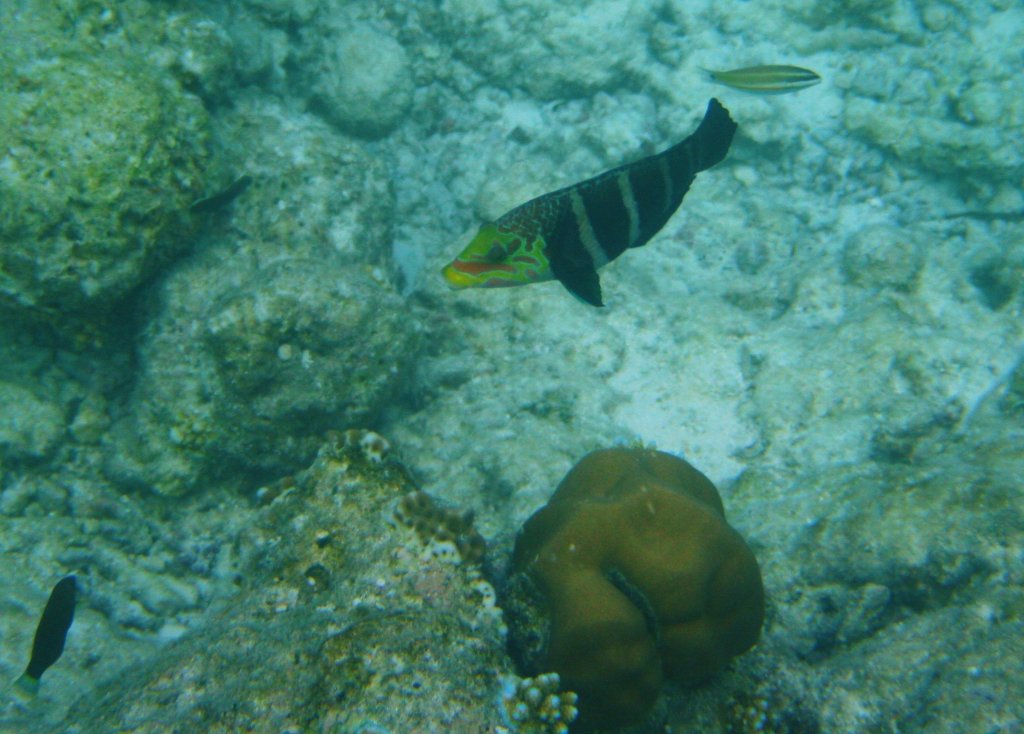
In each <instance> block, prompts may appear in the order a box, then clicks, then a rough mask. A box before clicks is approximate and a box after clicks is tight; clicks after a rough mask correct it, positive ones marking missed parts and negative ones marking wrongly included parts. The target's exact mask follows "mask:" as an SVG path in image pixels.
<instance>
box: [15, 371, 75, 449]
mask: <svg viewBox="0 0 1024 734" xmlns="http://www.w3.org/2000/svg"><path fill="white" fill-rule="evenodd" d="M0 406H2V407H0V466H2V464H3V462H4V461H5V460H11V459H41V458H43V457H44V456H46V455H47V454H48V453H49V452H50V451H51V450H53V448H54V446H56V445H57V443H58V441H60V439H61V437H62V436H63V435H64V430H65V428H66V421H65V419H64V412H63V411H62V410H61V408H60V406H59V405H57V404H56V403H53V402H51V401H50V400H46V399H45V398H41V397H39V396H38V395H36V394H35V393H34V392H33V391H32V390H29V389H28V388H26V387H23V386H21V385H18V384H15V383H12V382H3V381H0Z"/></svg>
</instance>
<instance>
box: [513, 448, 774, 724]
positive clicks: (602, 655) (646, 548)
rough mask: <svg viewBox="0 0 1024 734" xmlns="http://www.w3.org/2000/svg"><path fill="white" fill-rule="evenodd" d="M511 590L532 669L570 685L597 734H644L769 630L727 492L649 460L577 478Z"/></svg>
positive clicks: (531, 536)
mask: <svg viewBox="0 0 1024 734" xmlns="http://www.w3.org/2000/svg"><path fill="white" fill-rule="evenodd" d="M509 589H510V596H511V597H516V596H518V597H519V598H518V599H517V598H510V599H509V602H508V603H509V605H510V607H511V608H512V609H514V610H517V613H514V614H513V615H512V617H513V618H512V633H513V643H514V644H515V643H519V645H520V648H521V649H520V651H519V652H520V654H521V656H522V657H523V659H524V663H525V665H526V666H527V667H528V668H530V667H536V668H537V669H538V670H540V669H543V670H554V671H557V672H558V673H559V674H560V675H561V678H562V682H563V684H564V685H565V687H566V688H568V689H572V690H575V691H577V692H578V693H579V695H580V722H581V723H582V724H583V725H584V726H590V727H594V726H598V727H611V726H620V725H624V724H629V723H633V722H636V721H639V720H640V719H642V718H643V716H644V715H645V714H646V713H647V712H648V711H649V709H650V708H651V706H652V705H653V703H654V701H655V699H656V698H657V697H658V693H659V690H660V688H661V684H662V681H663V679H666V678H668V679H672V680H675V681H677V682H679V683H682V684H684V685H693V684H696V683H700V682H702V681H704V680H706V679H707V678H708V677H710V676H711V675H713V674H714V673H716V672H718V671H720V670H721V669H722V668H724V667H725V665H726V663H727V662H728V661H729V659H730V658H732V657H733V656H735V655H738V654H740V653H742V652H744V651H745V650H747V649H749V648H750V647H751V646H752V645H753V644H754V643H755V642H756V641H757V638H758V635H759V634H760V630H761V623H762V620H763V617H764V590H763V587H762V584H761V573H760V570H759V569H758V566H757V561H756V560H755V559H754V556H753V554H752V553H751V552H750V549H749V548H748V547H747V545H746V544H745V543H744V542H743V539H742V538H741V537H740V536H739V534H737V533H736V531H735V530H733V529H732V528H731V527H729V525H728V524H727V523H726V521H725V515H724V512H723V509H722V501H721V499H720V498H719V496H718V492H717V491H716V490H715V487H714V485H712V484H711V482H710V481H709V480H708V479H707V477H705V476H704V475H703V474H701V473H700V472H699V471H697V470H696V469H694V468H693V467H692V466H690V465H689V464H687V463H686V462H685V461H683V460H682V459H679V458H676V457H674V456H671V455H669V454H665V453H662V452H659V451H650V450H643V449H607V450H602V451H595V452H594V453H591V454H589V455H588V456H586V457H584V458H583V460H582V461H580V462H579V463H578V464H577V465H576V466H575V467H574V468H573V469H572V470H571V471H570V472H569V474H568V475H566V477H565V479H563V480H562V483H561V484H560V485H559V486H558V489H557V490H556V491H555V494H554V495H553V496H552V497H551V500H550V501H549V502H548V504H547V505H546V506H544V507H542V508H541V509H540V510H538V511H537V512H536V513H535V514H534V515H533V516H532V517H531V518H530V519H529V520H527V522H526V524H525V525H524V526H523V528H522V530H521V531H520V534H519V536H518V538H517V539H516V546H515V551H514V554H513V567H512V577H511V582H510V584H509ZM517 589H518V591H517ZM524 589H529V591H527V592H526V593H524V592H523V590H524ZM524 599H526V600H525V601H524ZM526 608H532V610H533V611H532V612H531V613H524V612H523V610H524V609H526ZM524 624H525V625H526V626H528V627H532V629H524ZM538 627H539V630H538ZM527 672H530V671H527Z"/></svg>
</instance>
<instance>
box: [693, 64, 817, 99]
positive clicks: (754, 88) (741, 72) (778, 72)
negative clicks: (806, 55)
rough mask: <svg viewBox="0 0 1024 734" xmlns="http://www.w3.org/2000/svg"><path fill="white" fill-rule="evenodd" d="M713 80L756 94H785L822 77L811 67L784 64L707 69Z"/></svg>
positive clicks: (811, 85)
mask: <svg viewBox="0 0 1024 734" xmlns="http://www.w3.org/2000/svg"><path fill="white" fill-rule="evenodd" d="M704 71H706V72H707V73H708V76H709V77H710V78H711V81H713V82H718V83H719V84H724V85H725V86H727V87H732V88H733V89H740V90H742V91H744V92H753V93H754V94H785V93H786V92H798V91H800V90H801V89H807V87H813V86H814V85H815V84H817V83H818V82H820V81H821V77H820V76H818V75H817V74H816V73H815V72H813V71H811V70H810V69H804V68H801V67H799V66H786V65H784V64H767V65H765V66H747V67H744V68H742V69H732V70H731V71H712V70H711V69H705V70H704Z"/></svg>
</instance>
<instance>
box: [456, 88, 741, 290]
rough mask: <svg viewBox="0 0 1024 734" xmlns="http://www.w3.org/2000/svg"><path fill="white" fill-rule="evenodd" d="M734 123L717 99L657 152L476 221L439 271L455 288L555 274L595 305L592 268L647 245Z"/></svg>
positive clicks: (724, 147)
mask: <svg viewBox="0 0 1024 734" xmlns="http://www.w3.org/2000/svg"><path fill="white" fill-rule="evenodd" d="M735 132H736V123H735V122H733V121H732V118H731V117H729V112H728V110H726V109H725V108H724V107H723V106H722V105H721V104H720V103H719V102H718V100H717V99H712V100H711V101H710V102H709V103H708V108H707V112H706V113H705V114H704V119H703V121H701V123H700V125H699V126H698V127H697V130H696V131H695V132H694V133H693V134H692V135H690V136H689V137H688V138H686V139H685V140H683V141H682V142H681V143H679V144H677V145H674V146H672V147H671V148H669V149H667V150H665V151H662V152H661V153H658V154H656V155H652V156H650V157H647V158H643V159H641V160H638V161H636V162H634V163H629V164H627V165H624V166H619V167H618V168H613V169H611V170H610V171H605V172H604V173H602V174H600V175H598V176H595V177H594V178H590V179H587V180H586V181H581V182H580V183H577V184H574V185H572V186H567V187H565V188H562V189H558V190H557V191H552V192H550V193H547V194H544V195H543V196H539V197H537V198H536V199H532V200H530V201H528V202H526V203H525V204H521V205H520V206H517V207H516V208H515V209H512V210H511V211H509V212H506V213H505V214H503V215H502V216H501V217H499V218H498V219H496V220H495V221H493V222H488V223H487V224H484V225H483V226H482V227H480V230H479V231H478V232H477V234H476V236H475V237H474V238H473V240H472V241H471V242H470V243H469V244H468V245H466V248H465V249H464V250H463V251H462V252H461V253H459V256H458V257H456V258H455V259H454V260H452V262H450V263H449V264H448V265H446V266H445V268H444V269H443V270H442V274H443V275H444V278H445V280H447V281H448V284H449V285H450V286H451V287H452V288H473V287H480V288H500V287H504V286H517V285H527V284H529V283H537V282H541V281H545V280H551V279H552V278H554V279H557V280H558V281H560V282H561V283H562V285H564V286H565V287H566V288H567V289H568V290H569V292H570V293H572V294H573V295H574V296H576V297H577V298H579V299H580V300H582V301H584V302H586V303H589V304H592V305H594V306H601V305H604V304H603V303H602V301H601V283H600V281H599V280H598V277H597V269H598V268H600V267H601V266H603V265H605V264H606V263H608V262H610V261H612V260H614V259H615V258H617V257H618V256H619V255H621V254H622V253H623V252H624V251H625V250H627V249H628V248H631V247H641V246H642V245H645V244H646V243H647V241H648V240H650V239H651V237H653V236H654V235H655V234H657V233H658V231H659V230H660V229H661V228H662V227H664V226H665V223H666V222H667V221H668V220H669V217H671V216H672V214H673V213H674V212H675V210H676V209H678V208H679V205H680V204H681V203H682V201H683V196H684V195H685V194H686V192H687V190H689V188H690V184H691V183H693V179H694V177H696V175H697V173H698V172H700V171H704V170H706V169H708V168H711V167H712V166H714V165H715V164H716V163H718V162H719V161H721V160H722V159H723V158H725V154H726V152H727V151H728V150H729V146H730V144H731V143H732V138H733V134H734V133H735Z"/></svg>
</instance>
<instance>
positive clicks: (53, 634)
mask: <svg viewBox="0 0 1024 734" xmlns="http://www.w3.org/2000/svg"><path fill="white" fill-rule="evenodd" d="M75 591H76V586H75V577H74V576H65V577H64V578H62V579H61V580H60V581H58V582H57V585H56V586H54V587H53V591H51V592H50V598H49V599H48V600H47V601H46V606H45V607H44V608H43V616H42V617H40V619H39V625H38V626H37V627H36V636H35V638H34V639H33V640H32V657H31V658H29V661H28V667H27V668H25V672H24V673H22V674H21V677H20V678H18V680H16V681H15V682H14V684H15V685H16V686H17V687H18V688H19V689H20V690H21V691H22V692H24V693H27V694H28V695H29V696H34V695H35V694H36V693H37V692H38V691H39V679H40V678H42V677H43V673H45V672H46V671H47V669H49V667H50V666H51V665H53V664H54V663H55V662H57V660H59V659H60V656H61V653H63V652H64V640H66V639H67V636H68V630H69V629H70V628H71V622H72V621H73V620H74V618H75Z"/></svg>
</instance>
